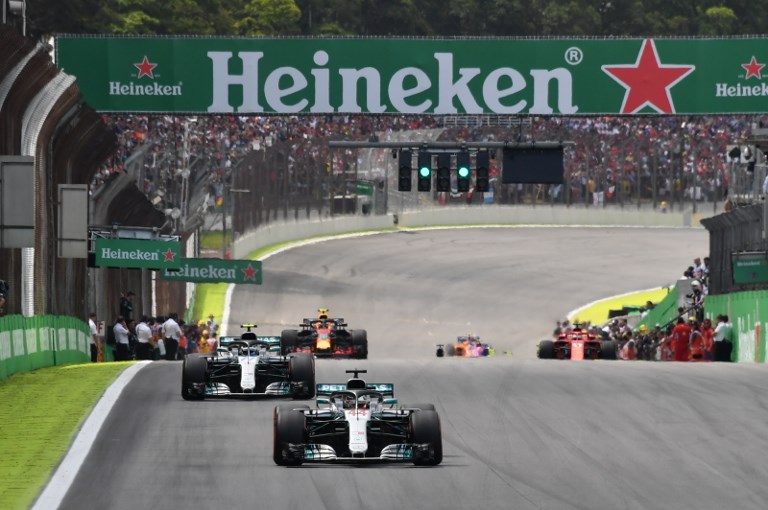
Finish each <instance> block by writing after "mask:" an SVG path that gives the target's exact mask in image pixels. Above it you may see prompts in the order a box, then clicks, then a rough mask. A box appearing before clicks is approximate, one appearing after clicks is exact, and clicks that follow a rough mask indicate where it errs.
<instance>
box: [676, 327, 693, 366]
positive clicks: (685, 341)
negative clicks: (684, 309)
mask: <svg viewBox="0 0 768 510" xmlns="http://www.w3.org/2000/svg"><path fill="white" fill-rule="evenodd" d="M695 320H696V318H695V317H689V319H688V321H689V322H692V321H695ZM691 331H692V330H691V327H690V326H689V325H688V324H686V323H685V320H683V318H682V317H680V318H678V319H677V325H676V326H675V327H674V329H673V330H672V359H673V360H674V361H688V357H689V344H690V340H691Z"/></svg>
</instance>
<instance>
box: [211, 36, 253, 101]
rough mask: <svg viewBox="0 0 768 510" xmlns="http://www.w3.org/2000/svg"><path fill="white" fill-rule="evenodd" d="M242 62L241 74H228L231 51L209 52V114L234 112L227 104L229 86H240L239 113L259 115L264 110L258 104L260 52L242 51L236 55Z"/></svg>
mask: <svg viewBox="0 0 768 510" xmlns="http://www.w3.org/2000/svg"><path fill="white" fill-rule="evenodd" d="M237 55H238V56H239V57H240V60H242V61H243V74H240V75H237V74H230V73H229V59H230V58H231V57H232V52H231V51H209V52H208V58H210V59H211V60H212V61H213V103H211V106H209V107H208V111H209V112H234V111H235V110H234V108H233V107H232V106H231V105H230V104H229V86H230V85H242V87H243V105H242V107H241V108H240V109H239V110H238V111H240V112H249V113H261V112H263V111H264V109H263V108H262V107H261V105H260V104H259V60H261V57H263V56H264V52H261V51H243V52H240V53H238V54H237Z"/></svg>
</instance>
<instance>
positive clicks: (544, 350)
mask: <svg viewBox="0 0 768 510" xmlns="http://www.w3.org/2000/svg"><path fill="white" fill-rule="evenodd" d="M538 356H539V359H555V342H553V341H552V340H542V341H541V342H539V353H538Z"/></svg>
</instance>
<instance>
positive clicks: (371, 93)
mask: <svg viewBox="0 0 768 510" xmlns="http://www.w3.org/2000/svg"><path fill="white" fill-rule="evenodd" d="M339 74H340V75H341V84H342V90H341V96H342V100H343V102H342V103H341V106H340V107H339V111H342V112H350V113H360V112H362V111H363V110H362V108H361V107H360V104H359V103H358V102H357V84H358V82H359V81H360V78H363V79H365V85H366V87H365V90H366V96H365V100H366V103H367V106H368V110H367V111H369V112H371V113H383V112H384V111H386V109H387V107H386V106H384V105H383V104H381V75H380V74H379V72H378V71H377V70H376V69H374V68H373V67H364V68H362V69H339Z"/></svg>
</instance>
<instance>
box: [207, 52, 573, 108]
mask: <svg viewBox="0 0 768 510" xmlns="http://www.w3.org/2000/svg"><path fill="white" fill-rule="evenodd" d="M207 55H208V58H210V59H211V61H212V62H213V69H212V78H213V102H212V103H211V105H210V106H209V107H208V112H211V113H214V112H234V111H235V107H234V106H233V105H232V104H231V102H230V98H229V91H230V88H231V87H230V86H231V85H238V86H241V87H242V97H243V104H242V105H240V106H239V107H238V111H239V112H248V113H261V112H264V106H263V105H262V104H261V103H260V102H259V101H260V98H259V91H260V90H262V91H263V94H264V98H265V100H266V102H267V105H268V106H269V108H270V109H272V110H273V111H275V112H278V113H297V112H301V111H305V110H308V111H309V112H311V113H325V112H333V111H337V112H346V113H360V112H363V111H366V112H370V113H385V112H387V111H393V110H392V109H389V110H388V108H387V106H386V105H385V104H384V103H383V99H382V97H383V96H384V97H386V98H388V100H389V102H390V104H391V105H392V107H393V108H394V111H396V112H400V113H426V112H434V113H436V114H454V113H457V112H458V111H459V109H457V107H456V105H455V104H454V102H455V101H458V102H459V103H461V110H462V111H464V112H466V113H483V112H484V111H486V110H490V111H492V112H494V113H499V114H514V113H522V112H527V113H532V114H551V113H555V109H554V106H556V107H557V110H556V111H557V113H568V114H571V113H576V112H578V110H579V108H578V106H576V105H574V104H573V78H572V76H571V73H570V71H568V70H567V69H565V68H562V67H560V68H556V69H530V70H529V74H530V76H531V78H532V80H533V84H532V87H533V103H532V104H531V105H529V104H528V101H527V100H526V99H522V98H519V97H515V96H516V95H517V94H519V93H521V92H523V91H524V90H525V89H526V88H527V87H528V86H529V82H528V81H527V80H526V77H525V76H524V75H523V74H522V73H521V72H520V71H518V70H516V69H514V68H511V67H499V68H496V69H493V70H491V71H490V72H489V73H487V74H486V75H485V76H481V70H480V68H478V67H460V68H458V69H456V68H455V67H456V66H455V65H454V56H453V53H434V54H433V55H432V57H433V58H434V60H435V61H436V66H437V68H436V70H435V71H434V72H432V70H430V73H431V74H428V72H427V71H425V70H423V69H421V68H419V67H403V68H401V69H398V70H396V71H395V72H394V73H393V74H392V75H391V76H389V77H383V76H382V74H381V72H380V71H379V70H378V69H376V68H374V67H362V68H358V69H355V68H338V69H336V70H335V72H332V69H330V68H329V67H327V66H328V63H329V61H330V56H329V55H328V53H327V52H325V51H317V52H315V53H314V55H313V62H314V63H315V65H316V66H318V67H316V68H314V69H311V70H310V71H309V74H310V75H311V77H308V76H307V75H306V74H305V73H303V72H302V71H301V70H300V69H297V68H295V67H288V66H283V67H278V68H276V69H274V70H272V71H271V72H270V73H269V74H267V76H266V77H264V79H263V81H262V76H261V70H260V67H259V65H260V61H261V59H262V58H263V57H264V52H261V51H241V52H238V53H237V58H239V59H240V60H241V61H242V68H243V72H242V74H233V73H230V71H229V60H230V59H231V58H233V52H230V51H209V52H208V53H207ZM431 75H434V76H436V81H437V85H436V87H437V104H435V103H434V101H432V100H431V99H424V98H419V97H417V96H419V95H420V94H424V93H427V92H430V91H431V89H432V88H433V87H435V85H434V84H433V82H432V79H431V78H430V76H431ZM339 80H340V83H339ZM310 81H311V82H312V85H313V86H312V89H313V91H314V92H313V93H309V94H305V97H301V93H302V92H304V91H306V90H309V89H310ZM473 81H474V82H480V83H481V85H482V89H481V90H482V93H481V97H479V98H478V97H476V96H475V94H474V93H473V92H472V91H471V90H470V82H473ZM334 87H340V88H341V96H342V98H341V104H338V105H331V104H330V102H331V99H330V97H331V90H333V88H334ZM360 90H363V91H364V93H363V94H358V91H360ZM551 90H557V98H556V101H555V104H554V105H553V104H552V102H551V101H550V91H551ZM360 95H362V96H363V97H364V100H363V99H362V98H361V97H359V96H360ZM306 96H311V97H306ZM361 101H364V103H365V104H364V105H361ZM479 101H481V102H482V103H483V104H484V105H485V107H483V106H482V105H481V104H480V102H479ZM310 103H311V104H310Z"/></svg>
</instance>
